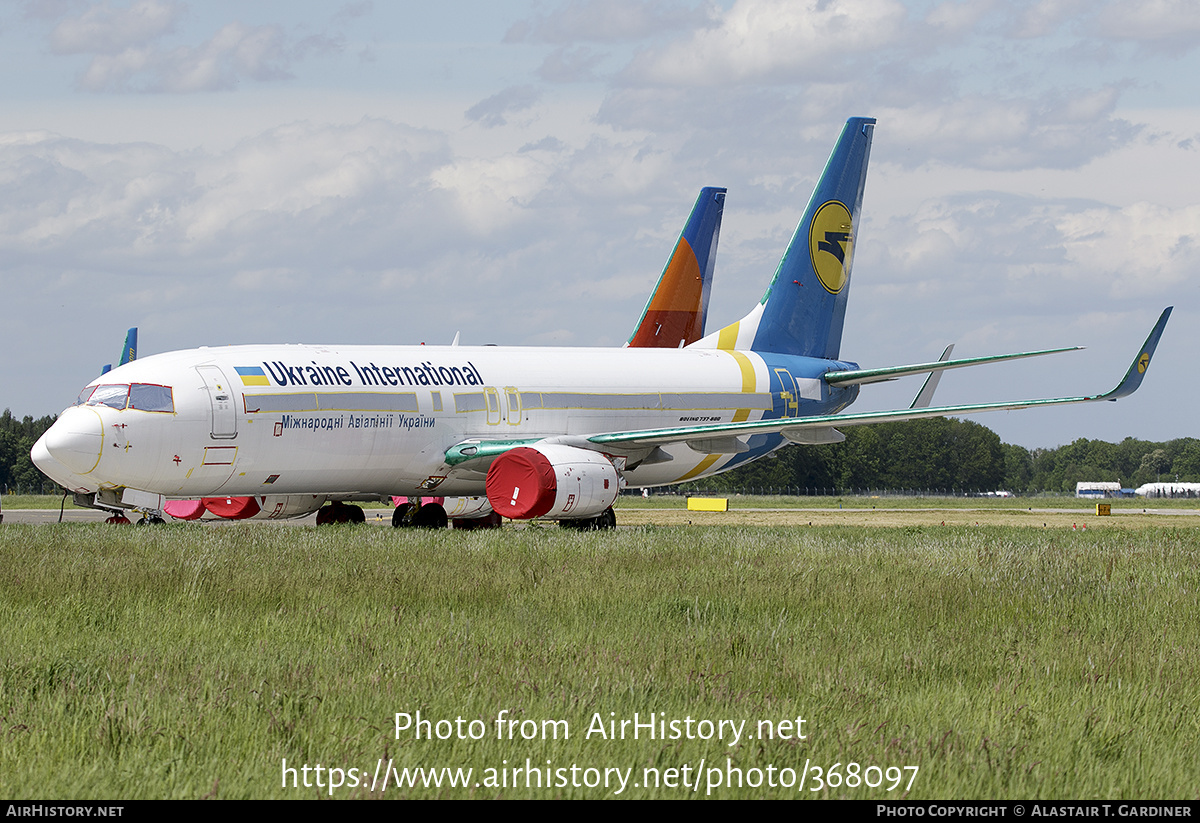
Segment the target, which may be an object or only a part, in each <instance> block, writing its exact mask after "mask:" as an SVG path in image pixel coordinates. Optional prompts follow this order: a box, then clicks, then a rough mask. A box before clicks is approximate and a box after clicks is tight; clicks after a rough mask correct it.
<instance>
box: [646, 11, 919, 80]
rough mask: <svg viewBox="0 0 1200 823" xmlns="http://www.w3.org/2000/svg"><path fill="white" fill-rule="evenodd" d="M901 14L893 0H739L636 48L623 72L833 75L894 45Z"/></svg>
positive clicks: (658, 76)
mask: <svg viewBox="0 0 1200 823" xmlns="http://www.w3.org/2000/svg"><path fill="white" fill-rule="evenodd" d="M906 18H907V12H906V10H905V8H904V6H903V5H902V4H901V3H899V2H897V1H896V0H799V1H797V0H738V2H736V3H735V4H734V5H733V7H732V8H731V9H729V10H728V11H727V12H726V13H725V14H724V15H723V16H722V17H721V20H720V25H718V26H716V27H714V28H705V29H699V30H696V31H694V32H693V33H692V34H691V36H690V37H688V38H687V39H685V40H683V41H679V42H675V43H673V44H671V45H669V46H667V47H666V48H662V49H659V48H655V49H648V50H645V51H643V52H641V53H640V54H639V55H638V57H637V58H636V59H635V60H634V61H633V62H632V63H631V64H630V66H629V67H628V68H627V69H626V71H625V73H624V79H625V81H626V82H629V83H634V84H652V85H655V84H668V85H721V84H727V83H744V82H749V81H756V82H767V83H770V82H788V81H795V80H798V79H802V78H804V79H816V78H823V79H829V78H834V77H838V76H840V75H841V74H842V72H844V71H845V66H846V62H847V59H848V58H853V57H856V56H863V55H867V54H870V53H871V52H873V51H875V50H878V49H880V48H884V47H887V46H889V45H893V44H894V43H895V42H896V41H897V39H898V38H899V37H900V36H901V35H902V33H903V29H904V26H905V21H906Z"/></svg>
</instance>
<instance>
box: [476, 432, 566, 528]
mask: <svg viewBox="0 0 1200 823" xmlns="http://www.w3.org/2000/svg"><path fill="white" fill-rule="evenodd" d="M486 488H487V497H488V502H490V503H491V504H492V508H493V509H494V510H495V511H497V512H499V514H500V515H501V516H503V517H508V518H511V519H513V520H528V519H530V518H533V517H541V516H542V515H543V514H545V513H546V512H548V511H550V509H551V507H553V506H554V499H555V497H556V496H557V495H558V484H557V483H556V481H555V479H554V466H553V465H551V463H550V461H549V460H548V459H546V456H545V455H544V454H542V453H541V452H539V451H536V450H534V449H530V448H526V447H524V446H521V447H518V448H515V449H510V450H509V451H506V452H505V453H504V454H502V455H500V456H499V457H497V458H496V459H495V460H493V461H492V466H491V468H489V469H488V473H487V481H486Z"/></svg>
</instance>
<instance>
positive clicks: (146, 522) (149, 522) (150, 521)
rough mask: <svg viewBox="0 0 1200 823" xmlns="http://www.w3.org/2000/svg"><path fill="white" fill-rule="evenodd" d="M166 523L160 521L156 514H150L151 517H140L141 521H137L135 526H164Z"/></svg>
mask: <svg viewBox="0 0 1200 823" xmlns="http://www.w3.org/2000/svg"><path fill="white" fill-rule="evenodd" d="M166 522H167V521H166V520H163V519H162V518H161V517H159V516H158V515H157V514H151V515H148V516H147V515H143V516H142V519H141V520H139V521H138V522H137V524H138V525H139V526H161V525H163V524H164V523H166Z"/></svg>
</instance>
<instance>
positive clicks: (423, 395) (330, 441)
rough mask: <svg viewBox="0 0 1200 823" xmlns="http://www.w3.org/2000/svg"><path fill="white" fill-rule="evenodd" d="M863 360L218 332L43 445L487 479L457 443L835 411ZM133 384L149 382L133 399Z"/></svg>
mask: <svg viewBox="0 0 1200 823" xmlns="http://www.w3.org/2000/svg"><path fill="white" fill-rule="evenodd" d="M854 367H855V365H854V364H848V363H845V362H841V361H831V360H820V359H814V358H806V357H794V356H786V355H771V354H760V353H755V352H741V351H726V350H719V349H619V350H612V349H592V348H572V349H521V348H501V347H494V346H483V347H466V346H464V347H458V346H455V347H427V346H379V347H369V346H342V347H325V346H309V345H285V346H234V347H225V348H202V349H195V350H190V351H180V352H171V353H167V354H161V355H155V356H152V357H146V358H143V359H140V360H137V361H134V362H133V363H130V364H128V365H126V366H121V367H119V368H117V369H114V370H113V371H111V372H109V373H108V374H106V375H104V376H102V377H101V378H98V379H97V380H96V381H93V384H91V385H92V386H95V387H97V388H96V389H95V390H94V391H93V392H92V393H91V394H92V396H91V397H89V396H88V392H87V390H85V392H84V393H83V394H82V395H81V398H83V399H82V402H80V403H77V404H76V405H75V406H72V407H70V408H69V409H67V410H66V411H65V412H64V413H63V414H62V415H61V416H60V418H59V420H58V422H57V423H56V424H55V425H54V427H52V429H51V430H50V431H49V432H48V433H47V435H46V436H45V438H44V439H43V442H42V443H40V444H39V448H38V449H37V450H35V453H37V454H40V455H41V459H40V460H39V466H40V467H41V468H42V469H43V471H46V472H47V474H49V475H50V476H51V477H52V478H54V479H55V480H56V481H57V482H59V483H61V484H63V485H64V486H65V487H67V488H69V489H71V490H73V491H79V492H87V491H96V490H98V489H106V488H107V489H119V488H122V487H125V488H130V489H138V490H142V491H147V492H151V493H155V494H161V495H164V496H166V497H205V496H213V495H262V494H329V495H345V496H351V497H352V496H363V497H367V496H372V495H378V496H386V495H404V494H421V493H430V492H433V491H435V490H436V493H437V494H444V495H480V494H483V483H484V478H485V472H486V466H482V467H481V466H478V465H472V464H471V463H470V462H466V463H463V464H461V465H450V464H448V463H447V459H446V451H447V449H449V448H450V447H451V446H454V445H455V444H460V443H462V442H463V441H468V440H473V439H478V440H481V441H489V442H492V441H497V440H514V441H526V440H528V441H537V440H543V439H547V438H549V439H551V440H553V441H556V442H562V443H567V444H572V443H578V444H582V443H583V441H586V438H587V437H588V436H591V435H595V434H598V433H604V432H611V431H629V430H638V429H652V428H659V427H667V426H674V427H680V426H689V425H703V424H712V423H728V422H740V421H745V420H761V419H770V418H781V417H794V416H797V415H800V414H810V415H814V414H831V413H834V412H836V411H839V410H841V409H843V408H845V407H846V406H847V405H849V404H850V403H851V402H852V401H853V400H854V398H855V397H856V396H857V388H856V387H848V388H831V387H830V386H828V385H826V384H825V382H824V381H823V380H822V379H821V375H822V374H824V373H825V372H826V371H829V370H831V369H835V370H836V369H845V368H854ZM123 386H131V387H133V388H131V389H130V391H129V393H128V395H127V396H126V399H125V401H124V403H122V402H121V396H122V395H121V388H120V387H123ZM106 387H117V388H106ZM139 397H141V398H145V399H140V400H139V399H138V398H139ZM784 442H785V441H784V440H783V439H782V438H781V437H780V436H779V435H765V434H764V435H755V436H752V437H750V438H748V439H743V441H742V445H741V448H742V451H740V452H738V453H729V452H728V450H727V447H722V446H721V445H716V446H714V445H712V444H709V445H708V446H707V447H706V446H705V445H704V444H701V446H700V448H699V449H697V448H694V447H689V446H686V445H682V444H675V445H672V446H670V447H668V448H665V449H660V450H657V452H656V453H655V455H654V456H653V457H652V458H650V451H651V450H649V449H645V448H643V449H642V450H641V451H637V450H626V451H618V452H616V453H613V452H608V454H609V456H610V457H613V458H614V459H615V460H616V461H618V463H619V466H623V467H624V471H623V478H624V481H625V482H626V483H627V484H628V485H631V486H652V485H663V484H668V483H675V482H680V481H681V480H687V479H692V478H695V477H702V476H706V475H709V474H714V473H716V472H719V471H724V470H726V469H728V468H731V467H732V466H734V465H737V464H740V463H743V462H745V461H746V460H749V459H753V458H755V457H759V456H762V455H763V454H765V453H767V452H769V451H772V450H773V449H775V448H778V447H779V446H780V445H782V444H783V443H784ZM726 446H727V444H726ZM723 448H726V450H724V451H723V450H722V449H723ZM47 453H48V455H47ZM47 456H49V457H51V458H52V460H50V461H48V460H46V457H47ZM647 458H650V459H647ZM43 464H46V465H43Z"/></svg>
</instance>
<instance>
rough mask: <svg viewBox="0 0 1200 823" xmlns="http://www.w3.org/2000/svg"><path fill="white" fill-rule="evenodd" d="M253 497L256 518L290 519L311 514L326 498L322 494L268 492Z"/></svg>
mask: <svg viewBox="0 0 1200 823" xmlns="http://www.w3.org/2000/svg"><path fill="white" fill-rule="evenodd" d="M254 499H255V500H256V501H257V502H258V506H259V513H258V515H257V516H256V519H266V520H290V519H292V518H293V517H304V516H305V515H306V514H312V513H313V512H315V511H316V510H317V509H319V508H321V506H323V505H324V504H325V499H326V498H325V495H323V494H268V495H265V496H263V497H257V498H254Z"/></svg>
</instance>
